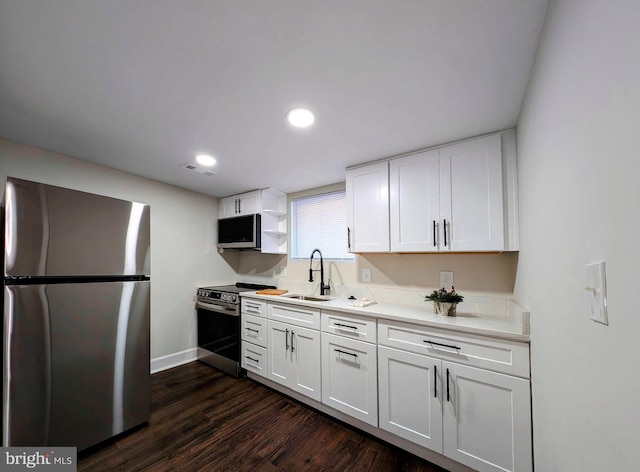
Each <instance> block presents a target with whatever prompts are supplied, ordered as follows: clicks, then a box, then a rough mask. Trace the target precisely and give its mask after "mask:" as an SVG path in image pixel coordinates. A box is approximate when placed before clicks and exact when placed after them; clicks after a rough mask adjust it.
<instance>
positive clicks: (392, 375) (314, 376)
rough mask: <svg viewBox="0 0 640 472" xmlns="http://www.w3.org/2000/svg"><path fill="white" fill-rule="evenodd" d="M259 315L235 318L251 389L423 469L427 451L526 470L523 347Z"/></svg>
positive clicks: (298, 314) (316, 318) (316, 316)
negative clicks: (349, 427)
mask: <svg viewBox="0 0 640 472" xmlns="http://www.w3.org/2000/svg"><path fill="white" fill-rule="evenodd" d="M265 312H266V314H267V317H266V318H264V317H261V316H252V315H251V314H247V313H243V331H242V367H243V368H245V369H246V370H247V371H249V372H250V373H255V374H258V377H253V378H255V379H256V380H260V377H259V376H262V377H265V378H266V379H269V381H270V382H268V381H267V380H264V382H265V383H267V384H269V385H271V386H273V387H274V388H278V386H283V387H286V389H282V391H283V392H284V393H287V390H289V391H294V392H296V393H298V394H301V395H304V396H306V397H307V398H310V399H313V400H315V401H316V402H322V405H320V406H321V407H322V408H325V407H326V408H327V412H328V413H329V414H334V415H335V416H338V417H340V419H342V420H344V421H347V422H349V420H348V418H347V417H343V416H342V415H341V414H345V415H348V416H350V417H352V418H354V419H357V420H358V421H359V422H364V423H367V425H362V423H353V424H354V425H360V427H362V428H363V429H365V430H367V431H369V432H372V434H376V431H378V433H377V434H379V435H380V437H382V438H384V439H386V440H390V439H389V438H390V434H389V433H391V434H392V435H395V436H396V437H397V441H398V442H399V443H401V444H400V445H401V446H402V443H404V447H407V443H406V441H410V442H412V443H414V444H416V445H418V446H420V447H422V448H424V451H425V457H426V458H429V460H434V457H433V453H432V452H430V451H433V452H435V453H437V454H440V455H441V456H439V457H441V459H442V460H451V461H455V462H457V463H459V464H463V465H465V466H467V467H470V468H472V469H474V470H477V471H479V472H498V471H500V472H531V471H532V470H533V460H532V438H531V393H530V381H529V375H530V373H529V372H530V370H529V346H528V345H527V343H523V342H517V341H508V340H502V339H496V338H490V337H486V336H481V335H475V334H467V333H461V332H454V331H450V330H447V329H439V328H430V327H427V326H421V325H416V324H412V323H405V322H400V321H390V320H383V319H379V320H377V321H375V320H373V319H368V318H367V317H363V316H358V315H353V314H347V313H342V312H339V311H336V310H327V311H326V312H323V313H322V314H321V312H320V310H319V309H316V308H315V307H307V306H303V305H289V304H284V303H268V304H267V306H266V310H265V307H260V309H259V310H257V311H256V313H259V314H260V315H262V314H264V313H265ZM321 318H322V319H321ZM372 320H373V321H372ZM265 322H266V323H265ZM320 326H322V332H320V331H319V330H318V329H316V327H320ZM376 336H377V338H376ZM265 338H266V339H265ZM276 384H278V385H276ZM289 393H290V392H289ZM302 400H303V401H304V399H302ZM309 403H310V404H311V405H313V406H314V407H316V408H319V404H318V403H315V404H314V403H313V402H311V401H309ZM322 408H320V409H322ZM323 411H324V410H323ZM332 412H333V413H332ZM368 425H371V426H373V428H370V429H367V428H369V426H368ZM382 430H384V432H383V431H382ZM390 441H391V442H393V440H390ZM411 447H413V446H411ZM411 447H408V449H411ZM417 453H418V454H419V452H417ZM419 455H421V454H419ZM445 458H447V459H445ZM435 459H437V458H435ZM436 462H437V460H436Z"/></svg>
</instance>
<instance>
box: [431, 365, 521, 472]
mask: <svg viewBox="0 0 640 472" xmlns="http://www.w3.org/2000/svg"><path fill="white" fill-rule="evenodd" d="M442 368H443V370H444V372H443V376H444V392H443V393H444V415H443V416H444V420H443V422H444V423H443V424H444V444H445V447H444V454H445V455H446V456H447V457H450V458H451V459H453V460H455V461H458V462H460V463H462V464H465V465H468V466H469V467H472V468H473V469H476V470H478V471H480V472H488V471H491V472H493V471H502V472H504V471H511V472H530V471H531V470H533V466H532V460H531V416H530V413H531V396H530V388H529V381H528V380H525V379H519V378H516V377H512V376H510V375H504V374H498V373H495V372H489V371H486V370H483V369H476V368H474V367H468V366H463V365H459V364H455V363H451V362H446V361H443V362H442Z"/></svg>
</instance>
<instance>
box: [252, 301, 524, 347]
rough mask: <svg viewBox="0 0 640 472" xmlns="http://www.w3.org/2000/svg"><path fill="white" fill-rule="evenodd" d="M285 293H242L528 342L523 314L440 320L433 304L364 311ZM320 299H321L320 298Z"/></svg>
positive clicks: (375, 306) (385, 305) (379, 306)
mask: <svg viewBox="0 0 640 472" xmlns="http://www.w3.org/2000/svg"><path fill="white" fill-rule="evenodd" d="M287 295H291V293H287V294H284V295H281V296H274V295H258V294H256V292H242V296H243V297H249V298H256V299H260V300H266V301H269V302H277V303H288V304H292V305H302V306H308V307H313V308H319V309H321V310H333V311H340V312H343V313H352V314H355V315H360V316H369V317H372V318H376V319H385V320H395V321H404V322H407V323H414V324H418V325H422V326H430V327H433V328H442V329H448V330H451V331H458V332H464V333H471V334H481V335H485V336H490V337H494V338H499V339H508V340H511V341H522V342H529V313H528V312H526V311H523V310H518V309H514V310H510V313H509V316H508V317H504V316H496V317H492V316H490V315H485V314H482V315H480V314H474V313H465V312H464V311H462V312H461V311H460V309H461V307H462V305H459V306H458V314H457V316H443V315H436V314H435V313H433V310H432V304H431V303H428V302H425V304H424V308H416V307H412V306H404V305H398V304H390V303H379V304H373V305H369V306H366V307H355V306H351V305H349V303H350V302H353V301H354V300H348V299H346V298H333V297H330V298H329V299H328V300H327V301H321V302H316V301H308V300H297V299H294V298H287ZM319 298H322V297H319Z"/></svg>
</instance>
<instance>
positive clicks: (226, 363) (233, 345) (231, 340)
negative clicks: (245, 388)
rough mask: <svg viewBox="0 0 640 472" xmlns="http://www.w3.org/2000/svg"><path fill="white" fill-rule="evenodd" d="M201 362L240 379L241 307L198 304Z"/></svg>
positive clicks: (220, 303)
mask: <svg viewBox="0 0 640 472" xmlns="http://www.w3.org/2000/svg"><path fill="white" fill-rule="evenodd" d="M196 309H197V314H198V359H199V360H200V361H202V362H204V363H206V364H209V365H211V366H213V367H216V368H217V369H220V370H222V371H223V372H226V373H228V374H230V375H233V376H235V377H239V376H240V305H234V304H229V303H222V302H216V303H207V302H203V301H198V302H197V305H196Z"/></svg>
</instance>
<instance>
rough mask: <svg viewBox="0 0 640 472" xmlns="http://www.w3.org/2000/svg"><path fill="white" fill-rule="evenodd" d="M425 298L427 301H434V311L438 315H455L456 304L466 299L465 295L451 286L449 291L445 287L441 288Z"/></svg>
mask: <svg viewBox="0 0 640 472" xmlns="http://www.w3.org/2000/svg"><path fill="white" fill-rule="evenodd" d="M424 299H425V301H426V300H428V301H431V302H433V309H434V312H435V313H437V314H438V315H446V316H455V315H456V306H457V305H458V303H460V302H461V301H462V300H464V297H463V296H462V295H460V294H459V293H458V292H456V289H455V288H454V287H453V286H451V290H449V291H447V289H445V288H444V287H442V288H441V289H440V290H434V291H433V292H431V294H429V295H427V296H425V297H424Z"/></svg>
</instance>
